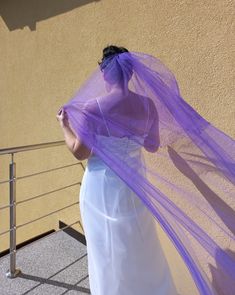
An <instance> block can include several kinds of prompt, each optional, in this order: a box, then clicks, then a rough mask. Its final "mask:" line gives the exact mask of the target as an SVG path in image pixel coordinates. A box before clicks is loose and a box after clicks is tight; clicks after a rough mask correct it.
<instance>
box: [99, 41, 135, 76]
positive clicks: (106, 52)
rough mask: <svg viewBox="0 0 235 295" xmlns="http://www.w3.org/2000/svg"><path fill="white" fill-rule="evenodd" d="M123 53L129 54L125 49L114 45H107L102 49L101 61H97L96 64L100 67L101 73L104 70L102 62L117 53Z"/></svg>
mask: <svg viewBox="0 0 235 295" xmlns="http://www.w3.org/2000/svg"><path fill="white" fill-rule="evenodd" d="M123 52H129V51H128V50H127V49H126V48H125V47H118V46H115V45H109V46H106V47H105V48H104V49H103V57H102V59H101V61H98V64H99V66H100V69H101V71H102V70H103V69H104V68H105V66H106V65H105V63H104V61H105V60H106V59H107V58H109V57H110V56H112V55H115V54H118V53H123Z"/></svg>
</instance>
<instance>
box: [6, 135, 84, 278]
mask: <svg viewBox="0 0 235 295" xmlns="http://www.w3.org/2000/svg"><path fill="white" fill-rule="evenodd" d="M60 145H65V141H64V140H61V141H55V142H48V143H40V144H33V145H27V146H19V147H12V148H4V149H0V156H1V155H6V154H11V162H10V164H9V179H7V180H3V181H0V184H4V183H7V182H8V183H9V205H5V206H3V207H0V210H4V209H6V208H10V229H9V230H6V231H3V232H0V236H2V235H5V234H7V233H8V232H10V249H9V254H10V267H9V270H7V272H6V276H7V277H8V278H15V277H17V275H19V274H20V273H21V270H20V269H19V268H16V230H17V229H18V228H20V227H23V226H26V225H28V224H30V223H32V222H35V221H38V220H40V219H43V218H45V217H48V216H50V215H52V214H55V213H57V212H59V211H62V210H64V209H67V208H69V207H72V206H74V205H77V204H79V202H75V203H72V204H70V205H68V206H65V207H62V208H60V209H58V210H55V211H52V212H50V213H49V214H46V215H43V216H41V217H38V218H36V219H33V220H30V221H28V222H26V223H23V224H20V225H16V206H17V205H19V204H22V203H25V202H29V201H31V200H34V199H38V198H42V197H44V196H45V195H48V194H50V193H54V192H56V191H60V190H62V189H65V188H68V187H71V186H74V185H81V182H76V183H73V184H70V185H68V186H64V187H62V188H59V189H56V190H53V191H49V192H46V193H44V194H40V195H37V196H34V197H31V198H28V199H25V200H22V201H19V202H16V181H17V180H20V179H23V178H27V177H31V176H35V175H39V174H43V173H47V172H51V171H55V170H58V169H63V168H67V167H71V166H74V165H81V167H82V169H83V170H85V167H84V165H83V163H82V162H78V163H73V164H70V165H65V166H61V167H56V168H53V169H48V170H44V171H40V172H37V173H33V174H28V175H24V176H21V177H16V163H15V162H14V154H15V153H18V152H25V151H31V150H34V149H42V148H48V147H55V146H60ZM76 223H79V224H80V226H81V228H82V224H81V222H80V220H77V221H75V222H74V223H72V224H69V225H66V226H64V227H62V228H60V229H59V230H56V231H54V232H53V233H51V234H49V235H53V234H55V233H57V232H59V231H62V230H64V229H66V228H68V227H70V226H72V225H74V224H76ZM82 229H83V228H82ZM46 237H48V235H47V236H44V237H43V238H46ZM43 238H42V239H43Z"/></svg>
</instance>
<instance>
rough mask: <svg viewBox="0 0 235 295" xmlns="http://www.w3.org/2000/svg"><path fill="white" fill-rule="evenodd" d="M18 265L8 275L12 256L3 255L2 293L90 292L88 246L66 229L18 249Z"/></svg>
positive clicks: (73, 294) (0, 262)
mask: <svg viewBox="0 0 235 295" xmlns="http://www.w3.org/2000/svg"><path fill="white" fill-rule="evenodd" d="M16 267H17V268H20V269H21V271H22V273H21V274H20V275H19V276H18V277H16V278H14V279H9V278H7V277H6V272H7V270H8V269H9V255H6V256H4V257H2V258H0V295H25V294H30V295H36V294H40V295H62V294H66V295H84V294H90V290H89V278H88V273H87V252H86V246H85V245H83V244H82V243H80V242H78V241H77V240H75V239H74V238H72V237H71V236H69V235H68V234H66V233H64V232H63V231H59V232H58V233H55V234H53V235H51V236H48V237H46V238H43V239H42V240H37V241H35V242H33V243H32V244H29V245H27V246H24V247H23V248H20V249H19V250H17V258H16Z"/></svg>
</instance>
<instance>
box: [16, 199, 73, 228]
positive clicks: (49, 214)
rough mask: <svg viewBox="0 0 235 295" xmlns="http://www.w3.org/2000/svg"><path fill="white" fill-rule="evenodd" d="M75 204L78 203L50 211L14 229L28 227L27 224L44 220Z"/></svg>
mask: <svg viewBox="0 0 235 295" xmlns="http://www.w3.org/2000/svg"><path fill="white" fill-rule="evenodd" d="M77 204H78V202H75V203H72V204H70V205H68V206H65V207H62V208H60V209H58V210H55V211H52V212H50V213H48V214H46V215H43V216H41V217H38V218H36V219H33V220H30V221H28V222H26V223H23V224H20V225H17V226H16V229H18V228H21V227H23V226H25V225H28V224H30V223H33V222H35V221H38V220H40V219H43V218H45V217H48V216H51V215H52V214H54V213H57V212H60V211H62V210H64V209H67V208H69V207H72V206H74V205H77Z"/></svg>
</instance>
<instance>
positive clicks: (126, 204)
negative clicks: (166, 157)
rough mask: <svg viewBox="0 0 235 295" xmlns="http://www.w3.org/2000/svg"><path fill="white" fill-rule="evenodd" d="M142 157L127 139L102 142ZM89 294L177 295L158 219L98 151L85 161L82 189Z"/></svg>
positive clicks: (81, 204)
mask: <svg viewBox="0 0 235 295" xmlns="http://www.w3.org/2000/svg"><path fill="white" fill-rule="evenodd" d="M105 141H109V145H112V146H113V147H115V145H116V146H117V145H118V150H119V152H120V148H123V154H125V153H127V152H128V154H129V155H130V153H132V159H133V157H140V156H141V149H140V145H138V144H137V143H136V142H134V141H132V140H129V139H128V138H115V137H113V138H112V139H111V140H110V139H109V138H108V137H106V136H103V139H102V142H104V143H105ZM114 151H115V149H114ZM80 211H81V218H82V223H83V227H84V233H85V236H86V241H87V259H88V274H89V282H90V290H91V294H92V295H176V294H177V292H176V288H175V285H174V283H173V280H172V277H171V273H170V270H169V267H168V264H167V261H166V258H165V256H164V253H163V251H162V248H161V244H160V242H159V240H158V236H157V231H156V220H155V218H154V217H153V215H152V213H151V212H150V211H149V210H148V209H147V208H146V206H145V205H144V204H143V202H142V201H141V199H140V198H139V197H138V196H137V195H136V194H135V193H134V192H133V191H132V190H131V189H130V188H129V187H128V186H127V185H126V184H125V182H124V181H122V180H121V179H120V178H119V177H118V176H117V175H116V174H115V173H114V172H113V171H112V170H111V169H110V168H109V167H108V166H107V165H106V164H105V163H104V162H103V160H101V159H100V158H99V157H98V156H97V155H94V154H93V155H92V156H91V157H90V158H89V159H88V163H87V166H86V169H85V173H84V176H83V179H82V185H81V190H80Z"/></svg>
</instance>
